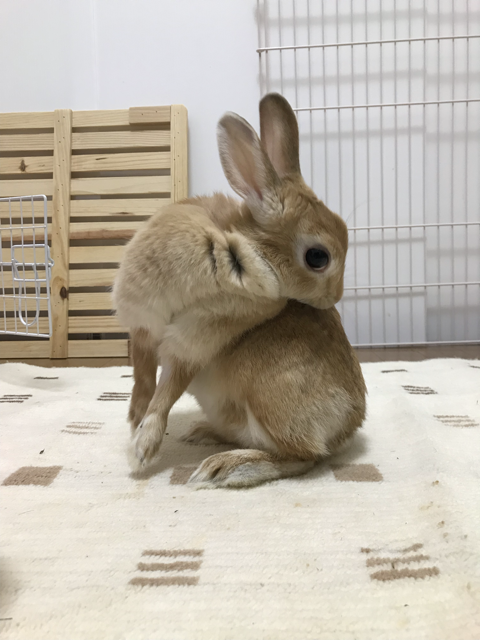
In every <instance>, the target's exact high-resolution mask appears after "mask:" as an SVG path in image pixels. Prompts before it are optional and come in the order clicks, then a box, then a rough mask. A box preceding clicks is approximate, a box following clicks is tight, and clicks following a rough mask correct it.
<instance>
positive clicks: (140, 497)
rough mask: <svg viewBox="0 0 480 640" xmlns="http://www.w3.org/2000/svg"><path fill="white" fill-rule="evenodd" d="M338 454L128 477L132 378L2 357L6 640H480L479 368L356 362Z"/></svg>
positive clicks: (183, 467)
mask: <svg viewBox="0 0 480 640" xmlns="http://www.w3.org/2000/svg"><path fill="white" fill-rule="evenodd" d="M363 369H364V372H365V378H366V381H367V386H368V388H369V417H368V420H367V422H366V424H365V428H364V429H363V430H362V432H361V434H359V435H358V436H357V437H356V439H355V442H354V445H353V446H352V448H351V449H350V450H349V451H348V452H346V453H344V454H343V455H342V456H341V457H338V458H337V459H335V460H332V461H330V462H329V463H325V464H323V465H319V466H318V467H317V468H316V469H315V470H313V471H312V472H311V473H309V474H308V475H306V476H304V477H301V478H295V479H291V480H281V481H277V482H274V483H271V484H269V485H265V486H262V487H259V488H255V489H249V490H225V489H223V490H222V489H220V490H214V491H206V490H203V491H202V490H200V491H198V490H194V489H192V488H191V486H189V485H188V484H185V482H186V479H187V477H188V475H189V474H190V473H191V471H192V469H193V468H194V467H195V465H197V464H198V463H199V462H200V461H201V460H202V459H203V458H205V457H206V456H207V455H210V454H212V453H214V452H216V451H221V450H224V449H226V447H220V446H217V447H198V446H194V445H188V444H185V443H181V442H179V441H178V436H179V434H181V433H182V432H183V431H184V430H185V429H186V428H187V426H188V424H189V423H190V422H191V421H192V420H196V419H199V418H200V417H201V416H200V414H199V411H198V409H197V407H196V405H195V402H194V401H193V399H192V398H190V397H188V396H185V397H184V398H182V400H181V401H180V402H179V403H178V404H177V406H176V407H175V410H174V412H173V414H172V415H171V419H170V426H169V429H168V435H167V436H166V442H165V446H164V448H163V458H162V460H161V462H160V463H159V464H158V465H157V468H156V469H155V473H151V474H148V475H145V477H143V478H134V477H132V476H131V475H130V472H129V468H128V466H127V462H126V457H125V447H126V442H127V436H128V428H127V424H126V420H125V416H126V411H127V406H128V398H129V394H130V390H131V386H132V379H131V370H130V369H128V368H110V369H41V368H37V367H32V366H27V365H20V364H5V365H1V366H0V415H1V419H0V422H1V428H0V435H1V472H0V482H1V483H2V486H1V487H0V492H1V514H2V518H1V565H0V570H1V575H0V581H1V582H0V585H1V607H2V611H1V621H0V637H1V638H2V639H3V640H10V639H11V640H43V639H45V640H47V639H48V640H56V639H62V640H76V639H88V640H97V639H98V640H120V639H123V638H125V639H127V638H128V639H132V640H147V639H154V638H157V639H161V640H217V639H218V640H227V639H228V640H230V639H232V640H237V639H238V640H249V639H252V640H256V639H262V640H263V639H275V640H277V639H281V640H310V639H312V640H313V639H315V640H317V639H321V640H327V639H328V640H330V639H332V638H333V639H338V640H373V639H377V638H378V639H385V640H396V639H404V638H405V639H406V638H408V639H412V640H421V639H424V638H428V639H431V640H443V639H449V640H450V639H451V640H467V639H470V640H478V639H479V638H480V483H479V476H480V473H479V472H480V464H479V455H480V427H479V423H480V405H479V397H480V362H479V361H470V362H469V361H465V360H431V361H427V362H419V363H418V362H415V363H413V362H408V363H405V362H402V363H399V362H395V363H370V364H365V365H363Z"/></svg>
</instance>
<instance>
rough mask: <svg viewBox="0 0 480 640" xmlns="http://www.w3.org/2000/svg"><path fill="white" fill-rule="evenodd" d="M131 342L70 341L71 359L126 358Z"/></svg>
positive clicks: (69, 351) (125, 340)
mask: <svg viewBox="0 0 480 640" xmlns="http://www.w3.org/2000/svg"><path fill="white" fill-rule="evenodd" d="M128 344H129V341H128V340H127V339H124V340H70V341H69V343H68V353H69V355H70V358H126V357H127V356H128V352H129V347H128Z"/></svg>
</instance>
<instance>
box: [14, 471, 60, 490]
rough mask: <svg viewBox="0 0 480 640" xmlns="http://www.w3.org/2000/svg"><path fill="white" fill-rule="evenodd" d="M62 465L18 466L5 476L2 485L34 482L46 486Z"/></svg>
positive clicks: (53, 478)
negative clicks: (18, 467)
mask: <svg viewBox="0 0 480 640" xmlns="http://www.w3.org/2000/svg"><path fill="white" fill-rule="evenodd" d="M60 469H62V467H20V469H17V470H16V471H14V472H13V473H12V474H10V475H9V476H8V478H5V480H4V481H3V482H2V484H3V485H6V486H8V485H28V484H34V485H37V486H41V487H48V485H49V484H52V482H53V481H54V480H55V478H56V477H57V476H58V474H59V472H60Z"/></svg>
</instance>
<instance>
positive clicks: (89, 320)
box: [68, 315, 128, 333]
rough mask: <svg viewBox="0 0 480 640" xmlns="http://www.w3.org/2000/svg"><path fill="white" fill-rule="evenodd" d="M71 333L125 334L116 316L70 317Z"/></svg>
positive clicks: (124, 329) (69, 327)
mask: <svg viewBox="0 0 480 640" xmlns="http://www.w3.org/2000/svg"><path fill="white" fill-rule="evenodd" d="M68 331H69V333H125V332H126V331H128V329H126V328H125V327H122V326H121V325H120V324H119V322H118V320H117V318H116V317H115V316H111V315H110V316H70V318H69V322H68Z"/></svg>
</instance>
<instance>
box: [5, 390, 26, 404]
mask: <svg viewBox="0 0 480 640" xmlns="http://www.w3.org/2000/svg"><path fill="white" fill-rule="evenodd" d="M31 397H32V394H31V393H27V394H25V395H18V394H6V395H4V396H2V397H1V398H0V402H12V403H17V404H22V402H25V400H28V399H29V398H31Z"/></svg>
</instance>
